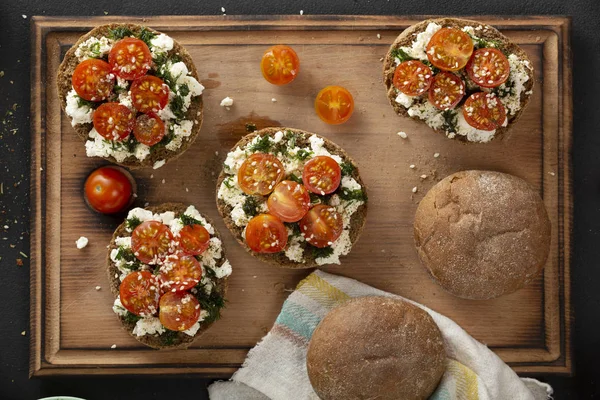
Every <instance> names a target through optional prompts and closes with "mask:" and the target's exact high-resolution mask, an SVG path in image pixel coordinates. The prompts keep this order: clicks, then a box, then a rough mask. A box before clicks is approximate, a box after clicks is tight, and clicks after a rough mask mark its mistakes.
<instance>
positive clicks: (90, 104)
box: [75, 95, 99, 109]
mask: <svg viewBox="0 0 600 400" xmlns="http://www.w3.org/2000/svg"><path fill="white" fill-rule="evenodd" d="M75 97H76V98H77V106H78V107H89V108H92V109H93V108H96V107H98V106H99V103H96V102H94V101H89V100H85V99H82V98H81V97H79V96H78V95H75Z"/></svg>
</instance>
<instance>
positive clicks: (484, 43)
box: [469, 33, 502, 50]
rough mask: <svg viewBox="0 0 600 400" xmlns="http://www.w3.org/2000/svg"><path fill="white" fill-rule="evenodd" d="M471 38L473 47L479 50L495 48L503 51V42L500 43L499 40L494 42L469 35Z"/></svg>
mask: <svg viewBox="0 0 600 400" xmlns="http://www.w3.org/2000/svg"><path fill="white" fill-rule="evenodd" d="M469 36H470V37H471V39H473V45H474V46H475V48H477V49H481V48H483V47H495V48H497V49H498V50H502V49H501V47H502V42H500V41H499V40H493V39H482V38H478V37H476V36H473V35H471V34H470V33H469Z"/></svg>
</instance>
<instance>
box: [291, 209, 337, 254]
mask: <svg viewBox="0 0 600 400" xmlns="http://www.w3.org/2000/svg"><path fill="white" fill-rule="evenodd" d="M343 230H344V222H343V221H342V216H341V215H340V214H339V213H338V212H337V211H336V209H335V208H334V207H331V206H327V205H325V204H317V205H316V206H314V207H313V208H311V209H310V211H309V212H308V213H307V214H306V215H305V216H304V218H302V220H301V221H300V232H302V234H303V235H304V239H306V241H307V242H308V243H310V244H312V245H313V246H315V247H327V246H331V245H332V244H333V242H334V241H335V240H336V239H337V238H339V237H340V235H341V234H342V231H343Z"/></svg>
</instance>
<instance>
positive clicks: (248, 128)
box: [246, 122, 258, 133]
mask: <svg viewBox="0 0 600 400" xmlns="http://www.w3.org/2000/svg"><path fill="white" fill-rule="evenodd" d="M257 129H258V128H257V127H256V124H255V123H254V122H248V123H247V124H246V132H250V133H252V132H254V131H256V130H257Z"/></svg>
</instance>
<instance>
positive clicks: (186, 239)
mask: <svg viewBox="0 0 600 400" xmlns="http://www.w3.org/2000/svg"><path fill="white" fill-rule="evenodd" d="M209 241H210V234H209V233H208V231H207V230H206V228H205V227H203V226H202V225H198V224H194V225H186V226H184V227H183V229H182V230H180V231H179V248H180V249H181V251H183V252H184V253H185V254H189V255H192V256H199V255H200V254H202V253H204V251H205V250H206V249H208V245H209V244H210V243H209Z"/></svg>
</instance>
